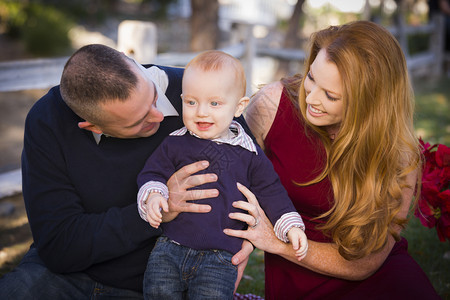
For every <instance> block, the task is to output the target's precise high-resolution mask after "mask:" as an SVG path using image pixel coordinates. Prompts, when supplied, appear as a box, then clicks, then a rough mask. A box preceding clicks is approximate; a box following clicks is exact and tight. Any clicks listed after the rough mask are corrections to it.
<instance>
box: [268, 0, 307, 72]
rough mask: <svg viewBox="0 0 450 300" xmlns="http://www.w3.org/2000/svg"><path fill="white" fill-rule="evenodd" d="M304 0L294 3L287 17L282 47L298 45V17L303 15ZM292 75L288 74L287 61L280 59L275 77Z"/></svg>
mask: <svg viewBox="0 0 450 300" xmlns="http://www.w3.org/2000/svg"><path fill="white" fill-rule="evenodd" d="M304 3H305V0H298V1H297V3H296V4H295V7H294V10H293V12H292V16H291V18H290V19H289V24H288V29H287V32H286V35H285V37H284V42H283V48H288V49H294V48H299V47H300V46H301V45H300V29H301V27H300V18H301V17H302V15H303V4H304ZM287 75H292V74H289V61H286V60H280V64H279V65H278V70H277V72H276V74H275V78H276V79H279V78H281V77H283V76H287Z"/></svg>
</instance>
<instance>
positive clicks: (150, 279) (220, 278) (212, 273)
mask: <svg viewBox="0 0 450 300" xmlns="http://www.w3.org/2000/svg"><path fill="white" fill-rule="evenodd" d="M232 256H233V255H232V254H231V253H229V252H227V251H223V250H194V249H191V248H188V247H184V246H181V245H179V244H178V243H176V242H173V241H170V240H169V239H168V238H167V237H165V236H161V237H160V238H158V241H157V242H156V245H155V248H153V250H152V253H151V255H150V258H149V260H148V264H147V270H146V271H145V275H144V298H145V299H158V300H173V299H189V300H196V299H221V300H222V299H233V292H234V284H235V282H236V278H237V267H236V266H234V265H233V264H232V263H231V258H232Z"/></svg>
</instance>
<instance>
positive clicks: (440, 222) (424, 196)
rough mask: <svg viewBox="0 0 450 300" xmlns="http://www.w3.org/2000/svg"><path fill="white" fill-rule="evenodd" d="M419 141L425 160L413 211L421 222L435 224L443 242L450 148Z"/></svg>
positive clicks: (449, 226)
mask: <svg viewBox="0 0 450 300" xmlns="http://www.w3.org/2000/svg"><path fill="white" fill-rule="evenodd" d="M419 141H420V144H421V146H422V148H423V150H422V153H423V156H424V159H425V163H424V166H423V174H422V190H421V192H420V198H419V201H418V205H417V208H416V211H415V213H414V215H415V216H416V217H418V218H419V219H420V222H421V223H422V225H424V226H426V227H428V228H433V227H436V231H437V234H438V237H439V240H440V241H442V242H443V241H445V240H446V239H448V240H450V190H449V188H450V148H449V147H447V146H445V145H442V144H439V145H433V146H431V145H430V144H429V143H426V144H425V143H424V142H423V141H422V139H420V140H419ZM432 150H436V151H432Z"/></svg>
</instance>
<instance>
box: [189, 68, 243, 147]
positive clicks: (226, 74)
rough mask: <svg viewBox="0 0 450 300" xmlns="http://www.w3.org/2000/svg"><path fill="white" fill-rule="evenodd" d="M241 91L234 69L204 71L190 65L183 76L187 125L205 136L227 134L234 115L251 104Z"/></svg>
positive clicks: (239, 113)
mask: <svg viewBox="0 0 450 300" xmlns="http://www.w3.org/2000/svg"><path fill="white" fill-rule="evenodd" d="M240 91H241V88H240V84H238V83H237V82H236V75H235V73H234V70H232V68H227V67H224V68H222V69H221V70H217V71H203V70H201V69H200V68H198V67H196V66H190V67H189V68H188V69H187V70H185V71H184V75H183V95H182V99H183V122H184V125H185V126H186V127H187V129H189V130H190V131H192V132H193V133H195V134H196V135H198V136H199V137H200V138H203V139H209V140H212V139H216V138H225V137H227V136H228V131H229V130H228V128H229V125H230V123H231V121H232V120H233V117H239V116H240V115H241V114H242V112H243V110H244V108H245V107H246V105H247V104H248V98H247V97H244V98H243V97H242V95H241V93H240Z"/></svg>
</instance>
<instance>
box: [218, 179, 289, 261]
mask: <svg viewBox="0 0 450 300" xmlns="http://www.w3.org/2000/svg"><path fill="white" fill-rule="evenodd" d="M237 185H238V189H239V190H240V191H241V192H242V194H244V196H245V197H246V198H247V200H248V202H246V201H236V202H233V207H236V208H240V209H243V210H246V211H248V212H249V214H245V213H230V215H229V217H230V218H231V219H235V220H239V221H242V222H245V223H247V224H248V228H247V230H234V229H224V233H225V234H227V235H230V236H234V237H239V238H243V239H247V240H249V241H250V242H251V243H252V244H253V246H255V247H256V248H258V249H261V250H263V251H267V252H271V253H276V252H277V248H278V247H283V246H284V244H285V243H283V242H282V241H280V240H279V239H278V238H277V237H276V236H275V233H274V231H273V226H272V223H270V221H269V219H268V218H267V216H266V214H265V213H264V211H263V210H262V208H261V206H259V203H258V200H257V199H256V197H255V195H254V194H253V193H252V192H251V191H250V190H249V189H248V188H246V187H245V186H243V185H241V184H240V183H238V184H237ZM242 256H243V255H242ZM242 256H241V255H240V252H239V253H237V254H236V255H235V256H234V257H233V259H236V260H240V259H242Z"/></svg>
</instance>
